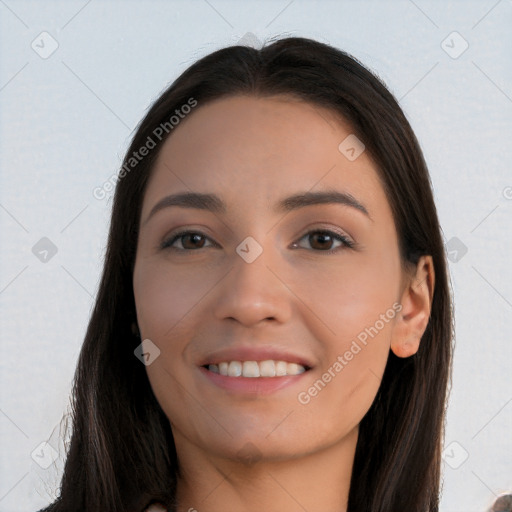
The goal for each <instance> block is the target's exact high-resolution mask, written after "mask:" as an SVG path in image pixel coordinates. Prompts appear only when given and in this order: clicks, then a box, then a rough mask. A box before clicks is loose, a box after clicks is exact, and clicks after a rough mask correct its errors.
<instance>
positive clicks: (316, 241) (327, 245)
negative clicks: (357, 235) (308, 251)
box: [293, 229, 355, 254]
mask: <svg viewBox="0 0 512 512" xmlns="http://www.w3.org/2000/svg"><path fill="white" fill-rule="evenodd" d="M304 239H307V240H308V242H309V244H310V245H311V246H312V247H313V248H314V249H315V250H317V251H321V252H326V253H327V254H332V253H335V252H338V250H340V246H338V247H337V248H334V249H333V248H332V245H333V243H334V242H335V241H337V242H339V243H340V244H341V247H343V246H344V247H348V248H350V249H351V248H353V247H354V245H355V243H354V242H352V241H351V240H350V239H349V238H348V237H346V236H344V235H342V234H340V233H336V232H334V231H330V230H328V229H315V230H313V231H308V232H307V233H306V234H304V235H303V236H302V237H301V238H300V240H304ZM293 247H298V244H297V242H295V243H294V244H293Z"/></svg>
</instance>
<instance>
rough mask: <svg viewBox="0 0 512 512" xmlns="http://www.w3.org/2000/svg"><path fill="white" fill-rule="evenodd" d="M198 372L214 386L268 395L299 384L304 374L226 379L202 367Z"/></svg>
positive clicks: (239, 391)
mask: <svg viewBox="0 0 512 512" xmlns="http://www.w3.org/2000/svg"><path fill="white" fill-rule="evenodd" d="M199 370H200V371H201V372H202V373H203V375H205V376H206V377H207V378H208V379H209V380H210V381H211V382H213V384H215V385H216V386H218V387H220V388H222V389H226V390H228V391H234V392H238V393H247V394H255V395H269V394H271V393H274V392H276V391H278V390H280V389H283V388H285V387H287V386H290V385H292V384H295V383H297V382H299V381H300V380H301V379H302V378H303V377H304V375H305V374H306V373H308V372H307V371H306V372H302V373H299V374H298V375H285V376H283V377H227V376H225V375H221V374H220V373H214V372H211V371H210V370H207V369H206V368H203V367H202V366H201V367H200V368H199Z"/></svg>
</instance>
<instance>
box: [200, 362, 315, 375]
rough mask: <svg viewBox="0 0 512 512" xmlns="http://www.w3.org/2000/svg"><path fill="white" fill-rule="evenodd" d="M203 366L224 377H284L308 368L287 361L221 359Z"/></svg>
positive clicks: (297, 373) (302, 371)
mask: <svg viewBox="0 0 512 512" xmlns="http://www.w3.org/2000/svg"><path fill="white" fill-rule="evenodd" d="M204 368H206V369H208V370H209V371H210V372H212V373H218V374H220V375H224V376H226V377H250V378H252V377H254V378H257V377H285V376H290V375H299V374H301V373H304V372H305V371H306V370H307V369H308V368H306V367H304V366H302V365H301V364H298V363H289V362H287V361H275V360H272V359H269V360H266V361H223V362H220V363H218V364H209V365H205V366H204Z"/></svg>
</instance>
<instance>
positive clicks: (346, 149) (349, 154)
mask: <svg viewBox="0 0 512 512" xmlns="http://www.w3.org/2000/svg"><path fill="white" fill-rule="evenodd" d="M365 149H366V146H365V145H364V144H363V143H362V141H360V140H359V139H358V138H357V137H356V136H355V135H354V134H353V133H351V134H350V135H349V136H348V137H346V138H345V139H343V140H342V141H341V143H340V145H339V146H338V150H339V152H340V153H341V154H342V155H344V156H345V157H346V158H347V160H350V161H351V162H353V161H354V160H356V159H357V158H359V157H360V156H361V155H362V154H363V152H364V150H365Z"/></svg>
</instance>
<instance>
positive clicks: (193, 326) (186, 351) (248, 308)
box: [133, 96, 403, 460]
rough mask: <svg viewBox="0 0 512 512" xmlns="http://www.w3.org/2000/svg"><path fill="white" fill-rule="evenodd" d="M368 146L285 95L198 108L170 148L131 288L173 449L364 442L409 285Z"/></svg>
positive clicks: (147, 202) (155, 184)
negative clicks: (363, 427) (361, 433)
mask: <svg viewBox="0 0 512 512" xmlns="http://www.w3.org/2000/svg"><path fill="white" fill-rule="evenodd" d="M347 137H349V138H348V139H347ZM340 144H341V146H340ZM361 150H363V146H361V145H360V143H359V142H358V141H357V139H354V136H353V135H351V130H350V127H349V126H348V125H345V124H341V123H340V122H339V121H338V120H336V119H335V118H334V117H333V115H332V114H331V113H330V112H329V111H328V110H324V109H321V108H319V107H316V106H312V105H310V104H308V103H304V102H301V101H299V100H295V99H291V98H289V97H284V96H276V97H272V98H256V97H249V96H237V97H230V98H227V99H221V100H216V101H214V102H211V103H208V104H206V105H204V106H201V105H200V104H199V106H198V107H197V109H196V110H195V111H194V112H193V113H191V114H190V115H189V116H188V117H187V118H185V119H184V120H182V121H181V123H180V125H178V126H177V127H175V128H174V130H173V132H172V134H171V136H170V137H169V138H168V140H167V141H166V142H165V144H164V145H163V147H162V149H161V151H160V154H159V157H158V160H157V162H156V165H155V167H154V169H153V173H152V176H151V179H150V181H149V183H148V187H147V189H146V192H145V196H144V202H143V209H142V214H141V224H140V235H139V240H138V248H137V257H136V264H135V270H134V275H133V285H134V293H135V302H136V308H137V320H138V325H139V329H140V332H141V337H142V339H143V340H148V339H149V340H151V343H148V342H147V341H145V348H146V349H147V350H148V351H149V352H150V353H153V357H154V354H155V353H154V352H153V350H155V349H154V346H156V347H158V349H159V350H160V354H159V355H158V356H157V357H154V360H152V362H151V363H150V364H149V365H148V366H147V367H146V369H147V373H148V376H149V380H150V382H151V386H152V389H153V391H154V393H155V396H156V398H157V400H158V402H159V403H160V405H161V407H162V409H163V411H164V412H165V414H166V415H167V417H168V418H169V420H170V422H171V425H172V429H173V435H174V437H175V441H176V446H177V449H178V450H180V446H185V445H187V446H189V447H190V449H191V450H198V451H200V452H202V453H208V454H210V455H212V456H218V457H223V458H231V459H236V458H239V459H241V460H247V458H248V457H249V458H250V457H253V458H257V459H260V458H267V459H274V460H279V459H286V458H289V457H297V456H301V455H306V454H311V453H313V452H317V451H319V450H322V449H324V448H327V447H330V446H333V445H335V444H337V443H342V442H343V440H344V439H346V438H348V436H350V435H351V434H352V435H353V434H354V433H357V426H358V424H359V422H360V421H361V419H362V418H363V416H364V415H365V413H366V412H367V410H368V409H369V407H370V405H371V403H372V401H373V399H374V397H375V395H376V393H377V390H378V388H379V384H380V380H381V377H382V374H383V372H384V368H385V366H386V361H387V357H388V353H389V349H390V345H391V341H392V337H393V333H394V330H395V327H396V321H397V318H398V317H399V315H400V313H399V311H400V308H401V306H400V298H401V293H402V291H403V285H402V277H403V276H402V271H401V265H400V259H399V250H398V239H397V233H396V231H395V226H394V222H393V218H392V214H391V210H390V206H389V204H388V201H387V198H386V195H385V193H384V190H383V188H382V186H381V184H380V182H379V179H378V176H377V172H376V170H375V167H374V165H373V163H372V161H371V160H370V158H369V157H368V155H367V153H366V152H365V151H363V152H362V153H361V154H360V155H359V156H358V153H360V152H361ZM176 194H179V195H181V194H190V196H188V198H187V197H185V198H182V199H181V200H180V199H179V198H174V199H172V196H174V195H176ZM193 194H204V195H207V196H200V197H196V196H194V195H193ZM322 194H325V195H322ZM365 210H366V211H365ZM184 232H186V234H183V233H184ZM153 344H154V345H153ZM208 365H212V366H210V369H208ZM303 370H305V371H303ZM226 372H227V373H228V375H223V373H226ZM240 372H242V376H237V375H239V374H240ZM258 372H259V373H260V375H261V374H263V375H265V376H264V377H262V376H260V377H257V376H254V375H257V374H258ZM275 373H277V375H276V376H274V377H272V376H271V375H272V374H275ZM283 374H286V375H283Z"/></svg>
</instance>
